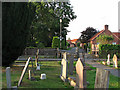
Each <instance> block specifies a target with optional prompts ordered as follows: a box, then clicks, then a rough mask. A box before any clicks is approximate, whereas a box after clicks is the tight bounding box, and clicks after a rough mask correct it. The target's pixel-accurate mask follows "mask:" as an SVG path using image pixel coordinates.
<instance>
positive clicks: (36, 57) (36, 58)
mask: <svg viewBox="0 0 120 90" xmlns="http://www.w3.org/2000/svg"><path fill="white" fill-rule="evenodd" d="M38 54H39V49H37V53H36V56H35V65H36V67H37V65H38Z"/></svg>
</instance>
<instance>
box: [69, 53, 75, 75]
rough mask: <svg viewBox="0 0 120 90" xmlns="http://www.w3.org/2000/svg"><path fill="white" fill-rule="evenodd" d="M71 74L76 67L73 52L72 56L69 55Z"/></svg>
mask: <svg viewBox="0 0 120 90" xmlns="http://www.w3.org/2000/svg"><path fill="white" fill-rule="evenodd" d="M69 62H70V63H69V74H70V75H73V69H74V66H73V62H74V55H73V54H71V55H70V57H69Z"/></svg>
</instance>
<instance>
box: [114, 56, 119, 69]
mask: <svg viewBox="0 0 120 90" xmlns="http://www.w3.org/2000/svg"><path fill="white" fill-rule="evenodd" d="M113 67H115V68H118V65H117V56H116V54H114V56H113Z"/></svg>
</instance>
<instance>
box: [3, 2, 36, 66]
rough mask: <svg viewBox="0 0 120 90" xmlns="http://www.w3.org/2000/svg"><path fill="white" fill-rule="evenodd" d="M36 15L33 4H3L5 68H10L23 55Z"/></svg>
mask: <svg viewBox="0 0 120 90" xmlns="http://www.w3.org/2000/svg"><path fill="white" fill-rule="evenodd" d="M34 15H35V7H34V5H33V4H32V3H17V2H3V3H2V65H3V66H9V65H10V64H12V63H13V62H14V61H15V60H16V59H17V58H18V56H20V55H21V54H22V53H23V50H24V49H25V47H26V42H27V36H28V32H29V28H30V25H31V23H32V21H33V18H34Z"/></svg>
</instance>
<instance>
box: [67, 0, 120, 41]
mask: <svg viewBox="0 0 120 90" xmlns="http://www.w3.org/2000/svg"><path fill="white" fill-rule="evenodd" d="M119 1H120V0H70V3H71V4H72V6H73V11H74V12H75V15H77V18H76V19H74V20H73V21H71V22H70V24H69V27H68V28H67V29H68V30H69V31H71V32H69V33H68V35H67V39H68V38H69V37H70V39H77V38H79V37H80V35H81V34H80V32H82V31H83V30H85V29H86V28H87V27H93V28H95V29H97V30H99V31H100V30H103V29H104V25H106V24H107V25H109V30H110V31H112V32H118V2H119Z"/></svg>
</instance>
